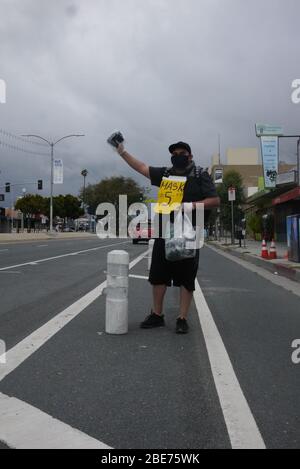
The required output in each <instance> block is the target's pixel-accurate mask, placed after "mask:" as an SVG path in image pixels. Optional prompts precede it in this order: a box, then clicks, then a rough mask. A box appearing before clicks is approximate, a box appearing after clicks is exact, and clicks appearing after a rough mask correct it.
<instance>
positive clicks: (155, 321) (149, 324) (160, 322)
mask: <svg viewBox="0 0 300 469" xmlns="http://www.w3.org/2000/svg"><path fill="white" fill-rule="evenodd" d="M164 325H165V320H164V316H159V315H158V314H155V313H153V312H152V313H151V314H149V316H147V317H146V319H145V321H143V322H142V323H141V328H142V329H153V328H154V327H163V326H164Z"/></svg>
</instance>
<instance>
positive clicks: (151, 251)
mask: <svg viewBox="0 0 300 469" xmlns="http://www.w3.org/2000/svg"><path fill="white" fill-rule="evenodd" d="M154 242H155V241H154V239H150V241H149V252H148V270H150V269H151V262H152V254H153V246H154Z"/></svg>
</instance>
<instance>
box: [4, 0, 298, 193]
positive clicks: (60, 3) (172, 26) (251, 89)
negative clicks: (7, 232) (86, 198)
mask: <svg viewBox="0 0 300 469" xmlns="http://www.w3.org/2000/svg"><path fill="white" fill-rule="evenodd" d="M0 8H1V9H0V18H1V20H0V79H2V80H5V81H6V84H7V102H6V104H0V129H4V130H6V131H9V132H12V133H14V134H16V135H20V134H24V133H37V134H40V135H43V136H45V137H46V138H53V139H54V138H60V137H61V136H63V135H66V134H69V133H77V132H79V133H84V134H85V135H86V136H85V138H82V139H74V140H70V141H67V142H64V143H62V144H61V145H60V146H59V147H57V156H58V155H60V156H61V157H62V158H63V160H64V165H65V184H64V186H56V187H55V192H56V193H66V192H72V193H74V194H77V193H78V190H79V188H80V185H81V183H82V178H81V177H80V172H81V170H82V169H84V168H87V169H88V170H89V172H90V175H89V178H88V181H89V182H91V183H94V182H96V181H98V180H100V179H101V178H103V177H106V176H112V175H119V174H123V175H126V176H128V175H132V176H134V177H136V178H137V180H138V181H139V182H140V183H143V184H145V185H148V183H147V181H146V180H143V178H140V177H139V176H135V174H134V173H132V171H131V170H130V169H129V168H127V167H126V165H125V164H124V163H123V162H122V161H121V160H120V159H119V157H118V155H117V154H116V153H114V152H113V151H112V150H111V149H110V148H109V147H108V145H107V144H106V138H107V136H108V135H109V134H110V133H111V132H112V131H114V130H116V129H120V130H122V131H123V132H124V135H125V137H126V141H127V149H128V150H129V151H130V152H132V153H133V154H135V155H136V156H137V157H139V158H140V159H142V160H144V161H145V162H148V163H149V164H152V165H165V164H166V165H167V164H168V163H169V155H168V151H167V147H168V145H169V144H170V143H173V142H174V141H178V140H185V141H188V142H189V143H190V144H191V146H192V149H193V153H194V156H195V159H196V162H197V163H198V164H201V165H202V166H208V165H209V163H210V158H211V155H212V154H213V153H215V152H216V151H217V150H218V133H220V134H221V136H222V153H223V155H224V154H225V150H226V148H227V147H229V146H231V147H237V146H258V141H257V139H256V137H255V133H254V124H255V122H267V123H272V124H273V123H274V124H281V125H283V126H284V128H285V130H286V132H299V131H300V104H299V105H295V104H293V103H292V101H291V83H292V81H293V80H294V79H296V78H300V28H299V17H300V2H299V0H251V2H245V1H244V0H51V1H49V0H0ZM1 139H2V140H3V135H1V133H0V140H1ZM4 140H5V141H6V142H7V143H10V139H9V138H8V137H5V139H4ZM14 144H15V145H16V144H17V141H15V142H14ZM19 144H20V145H19ZM18 145H19V146H23V147H24V148H27V149H33V150H35V151H42V152H45V151H46V152H47V151H48V149H47V148H42V147H32V146H30V145H27V144H22V142H19V143H18ZM295 151H296V146H295V145H292V146H291V145H290V146H286V147H284V148H283V153H284V154H283V155H282V158H285V159H290V160H291V159H292V158H294V161H295V159H296V157H295V155H294V153H295ZM0 170H1V174H0V186H1V185H3V183H4V182H7V181H11V182H20V183H21V185H22V184H23V182H24V187H27V189H28V191H33V190H34V188H33V186H30V185H29V182H31V181H35V180H37V179H44V180H45V182H46V181H47V180H48V182H47V184H46V188H45V189H46V190H45V191H44V194H45V195H46V194H47V193H48V191H49V173H50V161H49V158H47V156H31V155H29V154H26V153H21V152H16V151H11V150H8V149H7V148H5V147H3V146H0ZM25 182H27V186H26V183H25ZM20 189H21V186H20ZM0 192H1V191H0ZM19 192H20V191H19V190H18V193H19Z"/></svg>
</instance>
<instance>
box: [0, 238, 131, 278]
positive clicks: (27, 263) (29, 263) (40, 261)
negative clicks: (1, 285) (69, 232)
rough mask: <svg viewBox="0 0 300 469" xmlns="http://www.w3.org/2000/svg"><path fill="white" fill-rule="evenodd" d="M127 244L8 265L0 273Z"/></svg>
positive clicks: (110, 245) (111, 245) (125, 242)
mask: <svg viewBox="0 0 300 469" xmlns="http://www.w3.org/2000/svg"><path fill="white" fill-rule="evenodd" d="M127 243H128V241H123V242H121V243H114V244H106V245H105V246H99V247H97V248H91V249H85V250H83V251H78V252H71V253H68V254H62V255H60V256H54V257H48V258H47V259H39V260H36V261H31V262H24V264H16V265H10V266H8V267H2V268H1V269H0V271H3V270H10V269H16V268H17V267H24V266H26V265H36V264H41V263H42V262H48V261H53V260H56V259H62V258H63V257H69V256H76V255H77V254H83V253H86V252H91V251H98V250H99V249H105V248H110V247H114V246H119V245H120V244H127Z"/></svg>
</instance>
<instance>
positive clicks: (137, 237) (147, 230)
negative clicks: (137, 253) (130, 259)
mask: <svg viewBox="0 0 300 469" xmlns="http://www.w3.org/2000/svg"><path fill="white" fill-rule="evenodd" d="M153 235H154V230H153V228H152V226H151V221H150V220H149V222H148V225H147V223H144V224H143V223H139V224H138V225H137V226H136V229H135V230H134V231H133V233H132V236H131V237H132V242H133V244H138V243H139V242H140V241H146V242H148V241H149V240H150V239H151V238H153Z"/></svg>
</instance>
